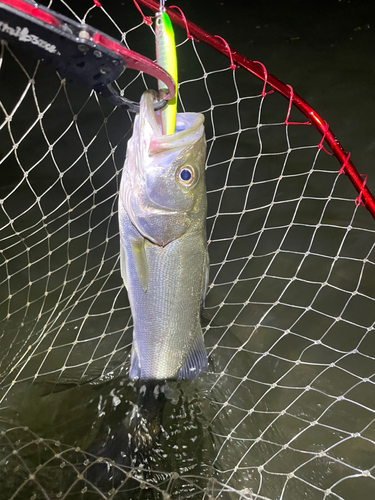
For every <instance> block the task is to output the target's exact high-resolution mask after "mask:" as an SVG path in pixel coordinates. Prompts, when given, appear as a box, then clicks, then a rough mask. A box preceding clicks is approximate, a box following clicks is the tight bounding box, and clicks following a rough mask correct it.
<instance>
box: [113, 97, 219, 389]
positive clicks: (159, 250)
mask: <svg viewBox="0 0 375 500" xmlns="http://www.w3.org/2000/svg"><path fill="white" fill-rule="evenodd" d="M154 98H155V93H154V92H153V91H150V90H148V91H146V92H144V93H143V95H142V98H141V102H140V112H139V114H138V115H137V116H136V117H135V121H134V128H133V135H132V137H131V138H130V139H129V141H128V144H127V153H126V159H125V164H124V169H123V174H122V178H121V182H120V189H119V229H120V268H121V275H122V278H123V281H124V284H125V287H126V289H127V292H128V297H129V303H130V307H131V312H132V316H133V325H134V328H133V341H132V351H131V365H130V371H129V377H130V378H131V379H140V380H168V379H193V378H196V377H197V376H199V375H200V374H201V373H203V372H205V371H207V354H206V349H205V345H204V339H203V333H202V328H201V323H200V309H201V306H202V305H203V304H204V297H205V294H206V290H207V286H208V276H209V257H208V251H207V237H206V213H207V193H206V185H205V175H204V174H205V158H206V140H205V133H204V125H203V122H204V116H203V115H202V114H200V113H177V115H176V131H175V133H174V134H173V135H163V133H162V128H161V120H160V116H157V115H155V111H154V108H153V102H154Z"/></svg>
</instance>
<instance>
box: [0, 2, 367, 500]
mask: <svg viewBox="0 0 375 500" xmlns="http://www.w3.org/2000/svg"><path fill="white" fill-rule="evenodd" d="M68 3H69V5H70V7H71V10H70V11H68V10H67V8H66V6H67V3H66V2H63V1H58V0H56V1H53V2H51V5H50V6H51V7H52V8H53V9H55V10H57V11H60V12H61V13H64V14H66V15H70V16H71V17H73V15H74V13H75V14H76V15H77V16H78V17H79V19H83V18H84V17H85V16H86V14H88V15H87V17H86V21H87V22H88V23H89V24H91V25H93V26H95V27H97V28H98V29H101V30H102V31H105V32H107V33H109V34H111V35H112V36H115V37H116V38H118V39H120V38H122V40H123V41H125V43H126V44H128V46H130V48H132V49H133V50H136V51H138V52H141V53H143V54H144V55H147V56H148V57H151V58H153V51H154V46H153V43H154V39H153V33H152V31H151V29H150V28H149V27H147V26H146V25H145V24H143V23H142V18H141V16H140V15H139V13H138V11H137V10H136V9H135V7H134V4H133V2H131V1H130V0H129V1H127V2H117V3H116V5H113V3H112V4H109V5H108V10H107V11H106V10H105V9H106V8H107V6H106V2H105V1H104V0H103V2H102V4H103V8H102V9H99V8H94V9H91V10H89V9H90V8H91V6H92V4H91V2H79V5H78V2H73V1H71V2H68ZM123 4H124V5H123ZM73 7H74V10H73ZM176 37H177V40H178V41H179V43H180V45H179V47H178V60H179V65H180V66H179V77H180V81H181V84H180V88H179V96H180V109H181V110H186V111H197V112H203V113H204V115H205V118H206V134H207V142H208V157H207V186H208V200H209V213H208V220H207V223H208V235H209V251H210V259H211V285H210V288H209V292H208V295H207V298H206V307H205V309H204V311H203V312H202V322H203V326H204V327H205V342H206V346H207V350H208V353H209V360H210V371H209V373H208V374H207V375H206V376H204V377H201V378H200V379H199V380H196V381H193V382H183V383H178V384H177V383H176V384H173V383H172V384H170V385H171V388H170V393H169V396H168V399H167V402H166V407H165V410H164V418H163V429H164V430H163V432H162V433H161V434H160V436H159V437H158V439H157V441H156V442H155V443H154V449H153V450H152V452H151V453H150V457H148V461H147V465H146V466H145V467H144V468H145V470H146V471H142V466H140V467H139V465H140V464H139V463H138V464H137V467H133V468H132V467H125V466H123V465H121V464H118V465H115V466H114V468H115V470H116V474H114V475H115V476H116V479H115V480H111V479H108V477H106V476H105V474H104V473H103V470H107V469H106V465H104V466H102V469H93V467H95V466H96V467H97V466H98V465H97V463H95V459H96V460H97V462H98V463H99V465H100V463H101V462H103V463H105V459H103V458H102V457H96V456H95V452H93V451H92V450H93V449H95V446H94V444H95V443H98V442H100V439H104V436H108V435H109V434H110V432H111V429H115V428H116V427H118V426H119V425H120V422H121V421H122V420H123V419H124V418H125V415H126V414H127V412H128V411H129V410H130V409H131V408H132V405H133V404H134V403H135V401H136V400H137V393H136V391H135V389H134V387H133V385H132V384H129V383H128V379H127V371H128V367H129V350H130V345H131V333H132V327H131V318H130V309H129V305H128V301H127V296H126V291H125V289H124V287H123V284H122V279H121V276H120V270H119V238H118V222H117V191H118V187H119V180H120V176H121V168H122V165H123V161H124V156H125V150H126V142H127V140H128V138H129V137H130V136H131V133H132V128H131V127H132V119H133V116H131V115H128V114H127V113H126V112H124V111H123V110H121V109H114V108H113V106H111V105H110V104H109V103H108V102H106V101H105V100H103V99H101V98H98V97H97V95H96V94H95V93H94V92H89V91H87V90H85V89H82V88H79V87H76V86H73V85H69V84H67V83H65V82H64V81H61V79H60V78H59V77H58V75H57V74H56V73H55V72H54V71H53V70H52V69H51V68H50V67H46V66H44V65H43V64H38V63H37V62H36V61H34V60H33V59H32V58H31V57H30V56H28V55H27V54H25V53H23V52H22V51H20V50H19V49H18V48H14V47H9V48H8V47H7V46H5V45H2V46H1V51H2V52H1V70H0V110H1V111H0V148H1V154H0V156H1V160H0V164H1V185H0V238H1V244H0V245H1V246H0V312H1V320H3V321H2V323H1V324H0V328H1V334H0V342H1V343H0V345H1V348H0V356H1V365H0V366H1V368H0V370H1V372H0V377H1V378H0V390H1V398H0V400H1V406H0V427H1V432H0V471H1V472H0V491H1V495H0V496H1V498H4V499H33V500H36V499H57V498H63V499H83V500H86V499H97V498H98V499H99V498H102V499H104V498H106V499H108V498H116V499H120V498H121V499H122V498H158V499H159V498H160V499H161V498H176V499H183V498H185V499H188V498H189V499H190V498H194V499H212V498H218V499H241V498H242V499H251V498H254V499H255V498H264V499H272V500H276V499H283V500H300V499H301V498H308V499H309V500H318V499H327V500H333V499H344V500H354V499H357V498H359V495H360V498H361V499H364V500H365V499H372V498H374V495H375V482H374V478H375V476H374V466H375V458H374V457H375V397H374V392H375V391H374V372H375V332H374V327H373V325H374V320H375V287H374V278H375V252H374V243H375V230H374V229H375V226H374V221H373V219H372V218H371V216H370V214H369V213H368V212H367V211H366V210H365V209H364V208H363V207H362V206H359V207H357V206H356V204H355V203H354V199H355V196H356V193H355V191H354V188H353V187H352V185H351V184H350V182H349V181H348V179H346V178H345V176H343V175H339V174H338V170H339V164H338V163H337V161H336V160H335V158H333V157H330V156H328V155H327V154H326V153H325V151H324V150H322V149H321V148H319V147H318V145H319V143H320V140H321V137H320V136H319V134H318V133H317V132H316V131H315V130H314V129H313V127H308V126H302V125H301V126H298V125H289V126H286V125H285V123H284V122H285V117H286V115H287V111H288V102H287V101H286V100H285V99H284V98H282V97H281V96H280V95H278V94H277V93H276V92H275V93H272V94H267V95H266V96H264V97H262V89H263V84H262V82H260V81H258V80H257V79H256V78H255V77H253V76H252V75H250V74H249V73H247V72H246V71H244V70H236V71H232V70H231V69H230V68H229V67H228V66H229V62H228V60H227V59H226V58H225V57H223V56H221V55H219V54H217V53H216V52H215V51H214V50H213V49H211V48H209V47H207V46H206V45H205V44H203V43H196V42H194V41H192V40H188V39H186V35H185V33H184V32H183V31H182V30H179V29H176ZM146 83H147V84H149V85H150V86H151V87H153V88H155V85H156V84H155V82H154V81H152V80H151V79H150V80H149V79H146V80H145V79H144V78H143V77H142V75H136V74H135V73H134V72H131V71H128V72H127V73H126V74H125V75H124V76H123V77H122V79H120V82H119V85H120V88H121V89H124V90H125V95H126V96H127V97H130V98H134V99H139V97H140V95H141V93H142V91H143V89H144V88H145V85H146ZM291 83H293V82H291ZM292 118H293V121H305V120H304V119H303V117H301V116H299V113H298V112H296V111H295V110H293V111H292V117H291V119H292ZM103 467H104V468H103ZM90 469H92V470H94V471H97V470H99V471H100V472H99V473H95V474H90ZM108 470H109V468H108ZM111 470H112V472H113V469H111ZM112 475H113V474H112Z"/></svg>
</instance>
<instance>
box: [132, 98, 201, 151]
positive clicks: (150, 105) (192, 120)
mask: <svg viewBox="0 0 375 500" xmlns="http://www.w3.org/2000/svg"><path fill="white" fill-rule="evenodd" d="M156 95H157V94H156V93H155V92H154V91H152V90H146V91H145V92H144V93H143V95H142V98H141V105H140V111H139V115H138V116H139V126H140V129H139V131H140V134H141V135H143V137H145V141H147V138H146V136H145V135H146V134H147V133H148V134H150V132H151V134H150V135H151V137H149V138H148V140H149V145H148V152H149V154H150V155H155V154H157V153H163V152H168V151H171V152H172V151H173V150H176V149H185V148H188V147H190V146H192V145H193V144H195V143H196V142H197V141H198V140H199V139H200V138H201V137H202V136H203V134H204V127H203V122H204V116H203V115H202V114H200V113H177V115H176V130H175V133H174V134H170V135H163V133H162V126H161V113H162V111H156V112H155V110H154V100H155V97H156Z"/></svg>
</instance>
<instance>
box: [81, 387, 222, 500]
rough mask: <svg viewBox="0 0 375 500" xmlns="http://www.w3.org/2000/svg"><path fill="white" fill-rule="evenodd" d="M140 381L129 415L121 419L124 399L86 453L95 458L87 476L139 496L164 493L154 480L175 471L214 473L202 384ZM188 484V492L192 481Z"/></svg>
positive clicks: (166, 478) (97, 483) (128, 495)
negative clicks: (212, 471)
mask: <svg viewBox="0 0 375 500" xmlns="http://www.w3.org/2000/svg"><path fill="white" fill-rule="evenodd" d="M137 385H138V389H137V392H138V396H137V398H138V399H137V402H136V404H134V405H133V407H132V408H131V409H130V410H129V411H128V412H127V414H126V416H125V418H122V419H121V415H122V416H123V413H122V412H121V408H120V406H121V405H120V406H119V408H116V410H115V411H114V412H113V411H111V409H110V408H109V411H108V417H107V416H106V417H105V418H104V421H103V424H102V427H101V429H100V430H99V433H98V436H99V437H98V438H97V444H94V445H93V446H92V447H91V449H90V453H87V457H88V458H89V460H90V461H91V464H90V465H89V466H88V467H87V468H86V472H85V477H86V480H88V481H89V482H90V483H91V484H93V485H95V486H96V487H98V488H99V489H100V490H101V491H105V490H107V489H108V491H109V490H110V489H111V488H115V489H116V488H118V489H119V491H121V492H122V494H123V495H124V496H123V497H121V498H137V499H138V498H163V497H162V494H161V493H160V491H159V490H158V489H157V488H155V486H156V484H157V483H159V482H160V481H161V482H164V481H170V479H171V477H172V478H173V477H174V475H175V476H176V477H179V475H180V474H181V475H183V474H193V475H194V476H195V475H196V476H203V477H207V475H211V470H210V467H208V466H206V465H204V464H205V463H208V462H209V460H207V458H208V456H212V453H213V450H212V446H213V443H212V440H211V436H210V433H209V432H208V429H207V425H208V422H207V421H206V419H205V415H206V414H207V408H206V407H207V406H208V405H209V402H208V400H207V399H206V398H204V397H203V396H202V394H201V389H202V388H200V387H199V384H198V387H195V388H194V387H192V385H191V382H190V383H189V382H188V381H185V382H173V381H171V382H168V383H167V384H166V383H158V382H156V381H152V382H145V383H138V384H137ZM119 390H120V389H119ZM108 406H109V405H108ZM118 410H120V411H118ZM114 417H116V418H117V422H116V421H115V418H114ZM98 458H99V460H100V461H99V462H98ZM106 459H108V460H106ZM158 471H160V472H158ZM162 471H168V473H167V472H165V473H163V472H162ZM174 471H175V472H176V473H177V474H174ZM141 485H142V486H146V487H143V488H142V486H141ZM153 485H155V486H153ZM140 486H141V489H140ZM176 488H178V486H177V485H176ZM183 488H184V492H185V493H184V494H186V493H187V491H186V488H187V485H186V484H185V485H184V487H183ZM192 489H194V491H195V492H196V490H195V487H194V486H192ZM133 495H134V496H133ZM186 498H189V496H188V497H186Z"/></svg>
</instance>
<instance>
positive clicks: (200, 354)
mask: <svg viewBox="0 0 375 500" xmlns="http://www.w3.org/2000/svg"><path fill="white" fill-rule="evenodd" d="M197 329H199V331H197V333H196V336H195V339H194V342H193V345H192V346H191V349H190V352H189V354H188V356H187V358H186V361H185V363H184V364H183V366H182V367H181V368H180V370H179V371H178V375H177V378H178V379H181V378H182V379H193V378H196V377H198V375H200V374H201V373H202V372H206V371H207V366H208V364H207V353H206V347H205V345H204V340H203V333H202V329H201V327H200V325H199V324H198V325H197Z"/></svg>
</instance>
